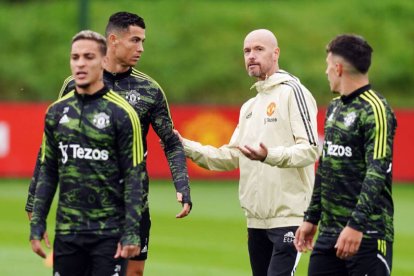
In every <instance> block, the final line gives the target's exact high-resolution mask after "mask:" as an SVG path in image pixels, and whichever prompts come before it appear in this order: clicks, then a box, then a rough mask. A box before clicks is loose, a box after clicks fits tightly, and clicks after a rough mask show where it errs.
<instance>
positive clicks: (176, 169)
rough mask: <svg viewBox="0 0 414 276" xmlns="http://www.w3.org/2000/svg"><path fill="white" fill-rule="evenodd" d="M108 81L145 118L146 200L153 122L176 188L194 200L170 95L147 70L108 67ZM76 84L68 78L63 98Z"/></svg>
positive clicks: (32, 187) (29, 206)
mask: <svg viewBox="0 0 414 276" xmlns="http://www.w3.org/2000/svg"><path fill="white" fill-rule="evenodd" d="M104 82H105V85H106V86H108V87H109V88H110V89H111V90H113V91H115V92H116V93H118V94H119V95H121V96H122V97H124V98H125V99H126V100H127V101H128V102H129V103H130V105H132V107H133V108H134V109H135V111H136V112H137V113H138V117H139V119H140V121H141V130H142V141H143V146H144V170H145V179H144V183H143V185H144V190H145V195H144V201H145V202H146V201H147V193H148V189H149V187H148V186H149V183H148V173H147V169H146V157H147V154H146V153H147V139H146V137H147V134H148V130H149V127H150V125H151V126H152V128H153V129H154V131H155V133H157V135H158V136H159V137H160V139H161V140H162V142H163V144H164V145H165V147H164V152H165V155H166V157H167V160H168V164H169V167H170V169H171V174H172V177H173V180H174V185H175V189H176V191H177V192H180V193H182V194H183V203H190V204H191V197H190V187H189V179H188V172H187V164H186V158H185V154H184V149H183V146H182V144H181V142H180V140H179V139H178V137H177V135H175V134H174V133H173V131H172V129H173V123H172V119H171V116H170V111H169V107H168V102H167V98H166V96H165V94H164V92H163V90H162V89H161V87H160V86H159V85H158V83H157V82H156V81H154V80H153V79H152V78H151V77H149V76H147V75H145V74H144V73H142V72H140V71H138V70H136V69H135V68H130V69H129V70H128V71H126V72H124V73H118V74H112V73H110V72H108V71H104ZM74 88H75V82H74V81H73V78H72V77H69V78H67V79H66V80H65V82H64V84H63V87H62V89H61V91H60V94H59V98H60V97H62V96H63V95H66V94H67V93H69V92H70V91H72V90H73V89H74ZM39 167H40V164H39V162H37V163H36V167H35V172H34V174H33V177H32V180H31V183H30V186H29V195H28V199H27V204H26V211H28V212H31V210H32V209H33V196H34V193H35V191H36V185H37V176H38V171H39Z"/></svg>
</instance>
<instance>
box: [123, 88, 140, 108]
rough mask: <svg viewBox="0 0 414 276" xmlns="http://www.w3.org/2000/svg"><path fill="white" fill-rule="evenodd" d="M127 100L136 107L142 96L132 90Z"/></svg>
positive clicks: (127, 95)
mask: <svg viewBox="0 0 414 276" xmlns="http://www.w3.org/2000/svg"><path fill="white" fill-rule="evenodd" d="M125 98H126V100H127V101H128V102H129V104H130V105H132V106H135V105H136V104H137V103H138V101H139V100H141V95H140V94H139V93H138V91H136V90H130V91H129V92H128V93H127V94H126V97H125Z"/></svg>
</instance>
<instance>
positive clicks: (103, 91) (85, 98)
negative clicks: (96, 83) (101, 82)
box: [75, 86, 109, 101]
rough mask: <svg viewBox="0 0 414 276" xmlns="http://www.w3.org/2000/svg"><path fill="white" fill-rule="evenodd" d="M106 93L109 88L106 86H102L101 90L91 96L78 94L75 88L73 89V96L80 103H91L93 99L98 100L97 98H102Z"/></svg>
mask: <svg viewBox="0 0 414 276" xmlns="http://www.w3.org/2000/svg"><path fill="white" fill-rule="evenodd" d="M108 92H109V88H108V87H106V86H104V87H103V88H102V89H100V90H99V91H98V92H96V93H95V94H92V95H88V94H79V93H78V92H77V91H76V88H75V96H76V98H78V99H81V100H82V101H93V100H95V99H98V98H101V97H103V96H104V95H105V94H106V93H108Z"/></svg>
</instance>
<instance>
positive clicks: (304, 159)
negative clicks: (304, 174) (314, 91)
mask: <svg viewBox="0 0 414 276" xmlns="http://www.w3.org/2000/svg"><path fill="white" fill-rule="evenodd" d="M292 83H293V82H292ZM289 86H292V90H293V91H292V93H291V94H290V97H289V102H288V105H289V122H290V129H291V132H292V135H293V139H294V143H295V144H294V145H293V146H289V147H286V146H283V145H281V146H276V147H272V148H269V149H268V155H267V157H266V159H265V160H264V163H266V164H268V165H271V166H277V167H280V168H301V167H305V166H308V165H311V164H313V163H315V161H316V160H317V159H318V134H317V123H316V115H317V106H316V102H315V100H314V99H313V97H312V96H311V94H310V93H309V92H307V91H304V89H303V88H301V87H300V86H299V85H298V84H289Z"/></svg>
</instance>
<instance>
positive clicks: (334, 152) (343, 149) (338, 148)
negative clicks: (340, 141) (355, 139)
mask: <svg viewBox="0 0 414 276" xmlns="http://www.w3.org/2000/svg"><path fill="white" fill-rule="evenodd" d="M326 145H327V150H326V152H325V151H324V154H326V155H330V156H340V157H342V156H346V157H352V148H351V147H349V146H343V145H336V144H332V142H330V141H327V142H326Z"/></svg>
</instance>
